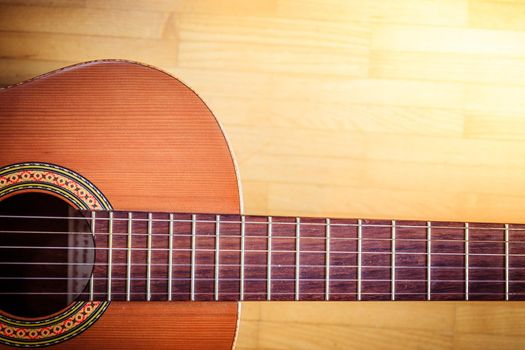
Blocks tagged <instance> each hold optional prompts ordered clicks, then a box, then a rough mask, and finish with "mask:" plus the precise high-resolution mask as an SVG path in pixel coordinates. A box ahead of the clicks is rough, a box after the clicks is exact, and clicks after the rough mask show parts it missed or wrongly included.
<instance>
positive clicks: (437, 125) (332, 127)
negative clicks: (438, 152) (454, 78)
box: [203, 92, 464, 148]
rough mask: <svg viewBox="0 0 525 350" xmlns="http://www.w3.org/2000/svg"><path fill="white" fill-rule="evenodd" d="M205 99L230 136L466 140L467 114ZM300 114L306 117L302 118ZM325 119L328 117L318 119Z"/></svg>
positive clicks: (316, 101)
mask: <svg viewBox="0 0 525 350" xmlns="http://www.w3.org/2000/svg"><path fill="white" fill-rule="evenodd" d="M203 97H204V98H205V99H206V101H207V103H208V105H209V106H210V108H211V109H212V110H213V111H214V113H215V114H216V115H217V116H220V119H221V120H222V121H223V122H224V123H225V125H227V127H228V130H229V132H230V130H233V129H232V128H233V127H244V130H243V132H246V133H250V134H257V135H258V132H257V129H255V128H254V126H256V125H261V124H264V126H265V127H268V128H285V129H300V130H319V131H337V132H341V131H349V132H355V133H360V134H367V133H392V134H410V135H428V136H443V137H447V138H450V137H461V136H462V135H463V118H464V115H463V111H462V110H461V109H454V108H431V107H412V106H392V105H379V104H378V105H375V104H369V103H363V104H359V103H352V102H347V101H341V102H339V103H333V102H332V103H330V102H327V101H324V100H322V99H320V98H319V99H310V100H308V101H304V102H303V103H301V104H298V103H297V102H296V101H294V100H280V101H279V102H278V103H267V101H268V100H267V99H266V98H263V97H256V96H254V97H252V98H236V97H229V96H222V97H219V96H214V93H213V92H209V93H206V95H205V96H203ZM297 115H301V118H297ZM320 115H322V116H323V118H319V116H320ZM264 130H266V129H263V132H262V133H261V134H262V135H265V134H266V133H265V132H264ZM254 136H256V135H254ZM352 137H353V136H352ZM247 141H248V140H247ZM245 144H246V143H243V146H242V147H244V145H245ZM242 147H241V148H242Z"/></svg>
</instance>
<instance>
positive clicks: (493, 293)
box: [0, 291, 525, 301]
mask: <svg viewBox="0 0 525 350" xmlns="http://www.w3.org/2000/svg"><path fill="white" fill-rule="evenodd" d="M94 294H95V295H97V294H102V295H107V293H104V292H95V293H94ZM126 294H127V293H126V292H112V293H111V295H112V296H115V295H123V296H125V295H126ZM130 294H132V295H133V294H138V295H140V296H144V297H145V296H146V292H145V291H144V292H130ZM151 294H152V295H161V296H165V297H167V294H166V293H162V292H151ZM272 294H277V295H290V296H292V299H290V300H293V296H295V292H272ZM361 294H363V295H386V296H388V297H389V298H390V296H391V292H390V291H388V292H362V293H361ZM508 294H509V295H525V292H509V293H508ZM0 295H71V293H66V292H25V293H20V292H12V293H10V292H0ZM76 295H78V297H80V296H88V295H89V292H81V293H77V294H76ZM172 295H184V296H187V297H188V299H184V300H189V296H190V293H189V292H173V293H172ZM195 295H210V296H214V295H215V293H214V292H197V291H196V292H195ZM220 295H234V296H238V295H240V294H239V292H221V293H220ZM244 295H245V296H246V295H257V296H259V295H260V296H266V291H262V292H245V293H244ZM301 295H303V296H308V295H322V296H324V295H325V293H324V292H304V293H301ZM331 295H332V296H334V295H350V296H354V297H355V296H356V292H334V293H332V294H331ZM403 295H421V296H426V292H399V293H397V292H396V296H403ZM436 295H444V296H451V295H458V296H463V298H464V296H465V293H464V292H433V293H432V296H436ZM469 295H470V296H475V295H498V296H501V297H503V296H504V295H505V293H504V292H501V293H500V292H471V293H469ZM210 300H212V299H210ZM351 300H354V299H351ZM388 300H390V299H388ZM425 300H426V299H425ZM453 300H464V299H453ZM222 301H226V300H224V299H223V300H222ZM235 301H238V300H237V299H235Z"/></svg>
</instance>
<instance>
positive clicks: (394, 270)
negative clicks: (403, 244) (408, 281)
mask: <svg viewBox="0 0 525 350" xmlns="http://www.w3.org/2000/svg"><path fill="white" fill-rule="evenodd" d="M391 230H392V233H391V234H392V243H391V244H392V255H391V260H392V261H391V263H392V268H391V273H390V274H391V276H392V279H391V280H392V281H391V286H390V291H391V292H392V295H391V300H396V221H395V220H392V227H391Z"/></svg>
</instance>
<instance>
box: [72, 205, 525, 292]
mask: <svg viewBox="0 0 525 350" xmlns="http://www.w3.org/2000/svg"><path fill="white" fill-rule="evenodd" d="M89 215H90V220H91V225H92V230H93V231H94V233H95V243H96V263H95V267H94V271H93V275H92V279H91V283H90V284H89V286H88V288H87V289H86V291H85V292H84V293H83V294H82V298H84V299H91V300H217V301H220V300H236V301H242V300H524V299H525V288H524V287H525V269H524V266H525V225H509V224H487V223H460V222H426V221H395V220H391V221H390V220H388V221H387V220H359V219H317V218H293V217H263V216H240V215H211V214H167V213H143V212H133V213H130V212H118V211H116V212H104V211H99V212H90V213H89Z"/></svg>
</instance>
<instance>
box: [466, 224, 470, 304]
mask: <svg viewBox="0 0 525 350" xmlns="http://www.w3.org/2000/svg"><path fill="white" fill-rule="evenodd" d="M468 231H469V227H468V222H465V300H468V277H469V276H468V275H469V273H468V253H469V249H468V248H469V247H468V236H469V232H468Z"/></svg>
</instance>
